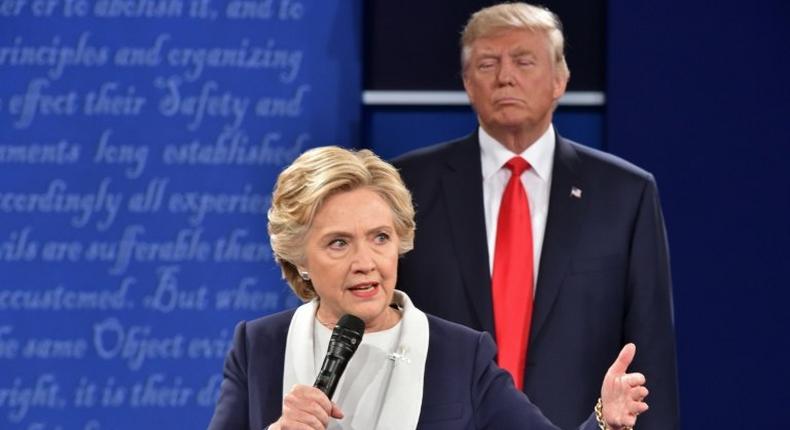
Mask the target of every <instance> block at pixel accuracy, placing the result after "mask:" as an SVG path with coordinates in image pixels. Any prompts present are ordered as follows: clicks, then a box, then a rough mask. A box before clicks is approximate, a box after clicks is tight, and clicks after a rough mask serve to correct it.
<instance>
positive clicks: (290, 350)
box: [283, 300, 318, 397]
mask: <svg viewBox="0 0 790 430" xmlns="http://www.w3.org/2000/svg"><path fill="white" fill-rule="evenodd" d="M317 306H318V301H316V300H312V301H309V302H307V303H305V304H303V305H301V306H299V307H298V308H297V309H296V312H294V316H293V318H291V325H290V326H289V327H288V337H287V339H286V341H285V361H284V365H283V397H285V395H286V394H288V392H289V391H291V388H292V387H293V386H294V385H296V384H302V385H313V383H314V382H315V376H316V375H317V374H318V370H317V365H316V363H315V358H314V355H313V321H314V318H315V311H316V307H317Z"/></svg>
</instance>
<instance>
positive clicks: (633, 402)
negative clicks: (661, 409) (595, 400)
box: [601, 343, 648, 430]
mask: <svg viewBox="0 0 790 430" xmlns="http://www.w3.org/2000/svg"><path fill="white" fill-rule="evenodd" d="M634 355H636V345H634V344H633V343H629V344H627V345H626V346H624V347H623V349H622V350H621V351H620V355H618V356H617V359H616V360H615V361H614V363H612V365H611V366H610V367H609V370H608V371H607V372H606V376H604V378H603V386H601V403H602V411H601V412H602V415H603V420H604V422H606V424H607V425H608V426H609V427H610V428H611V429H612V430H621V429H623V428H627V427H633V426H634V425H635V424H636V417H637V415H639V414H641V413H642V412H644V411H646V410H647V403H645V402H644V399H645V397H646V396H647V393H648V391H647V388H645V375H643V374H641V373H626V371H627V370H628V366H629V365H630V364H631V362H632V361H633V360H634Z"/></svg>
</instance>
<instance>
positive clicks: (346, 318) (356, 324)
mask: <svg viewBox="0 0 790 430" xmlns="http://www.w3.org/2000/svg"><path fill="white" fill-rule="evenodd" d="M337 327H345V328H346V329H348V330H351V331H354V332H357V333H360V335H359V337H360V338H362V333H364V332H365V321H362V320H361V319H360V318H358V317H356V316H354V315H351V314H345V315H343V316H342V317H340V320H338V321H337Z"/></svg>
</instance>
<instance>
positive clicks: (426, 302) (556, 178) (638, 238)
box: [394, 3, 679, 430]
mask: <svg viewBox="0 0 790 430" xmlns="http://www.w3.org/2000/svg"><path fill="white" fill-rule="evenodd" d="M462 46H463V50H462V66H463V80H464V88H465V89H466V92H467V94H468V96H469V99H470V101H471V103H472V105H473V107H474V109H475V111H476V112H477V115H478V120H479V123H480V127H479V129H478V130H477V131H475V132H474V133H472V134H471V135H469V136H467V137H464V138H462V139H459V140H456V141H452V142H448V143H444V144H440V145H437V146H433V147H429V148H425V149H422V150H418V151H416V152H413V153H410V154H407V155H405V156H403V157H400V158H399V159H397V160H395V163H394V164H395V165H396V167H398V168H399V170H400V173H401V175H402V177H403V179H404V181H405V182H406V184H407V186H408V188H409V189H410V190H411V192H412V194H413V199H414V202H415V204H416V210H417V216H416V222H417V235H416V239H415V248H414V250H413V251H412V252H411V253H410V254H408V255H407V256H405V257H404V259H403V261H402V262H401V264H400V265H399V274H398V276H399V278H398V288H399V289H401V290H403V291H406V292H407V293H408V294H409V296H410V297H412V299H413V300H414V303H415V304H416V305H417V306H418V307H420V308H421V309H423V310H425V311H426V312H428V313H432V314H435V315H438V316H440V317H443V318H446V319H449V320H452V321H455V322H459V323H462V324H465V325H467V326H470V327H472V328H475V329H479V330H486V331H488V332H490V333H492V334H495V338H497V341H498V343H499V348H500V356H502V355H503V352H502V350H503V349H506V348H507V347H508V346H509V345H510V344H513V342H511V341H503V340H502V339H508V337H501V336H502V333H504V332H505V331H507V330H511V331H512V328H513V326H514V325H515V326H517V327H519V328H520V327H521V322H520V321H521V320H517V321H519V322H517V323H506V322H504V321H512V320H510V319H508V318H510V316H508V317H507V318H505V317H502V315H505V311H500V310H498V309H506V308H507V306H506V305H503V304H502V303H501V302H502V300H499V299H497V298H496V297H497V294H499V297H510V296H509V294H511V292H512V291H518V292H519V293H524V294H526V297H525V300H526V301H525V303H528V305H525V306H523V307H524V312H523V314H525V315H526V317H523V316H522V317H523V318H526V320H527V323H526V326H525V327H526V329H525V330H524V331H523V333H524V338H525V339H523V340H522V342H523V343H522V344H518V348H521V349H522V350H523V351H525V352H523V351H522V352H523V353H522V354H521V355H520V357H516V359H515V361H514V362H515V363H518V364H517V365H515V366H509V365H507V363H505V364H503V367H506V368H508V370H510V371H511V373H512V374H513V375H514V378H515V379H516V381H517V384H518V382H519V381H520V379H519V378H521V380H522V381H523V390H524V392H526V393H527V395H528V396H529V398H530V399H531V400H532V401H533V402H535V403H536V404H537V405H538V406H539V407H540V408H541V410H543V412H544V413H545V414H546V416H547V417H548V418H549V419H551V420H552V421H553V422H554V423H556V424H557V425H559V426H560V427H562V428H566V429H567V428H574V427H575V426H577V425H578V424H579V423H580V422H581V421H583V420H584V419H585V418H586V417H587V416H588V415H589V406H588V405H589V404H590V403H591V402H592V401H594V400H595V398H596V397H597V391H598V389H599V384H598V381H599V380H600V377H601V375H603V374H604V373H605V371H606V368H607V366H608V363H609V362H611V361H612V359H613V358H614V357H615V356H616V355H617V352H618V351H619V349H620V347H621V346H622V345H623V344H625V343H626V342H634V343H636V345H637V347H638V348H639V351H640V354H639V355H638V357H637V358H636V359H635V361H634V363H633V369H634V370H635V371H639V372H642V373H644V374H645V375H646V376H647V379H648V387H649V388H650V398H649V401H650V410H649V411H648V412H647V413H646V414H645V415H644V416H640V418H639V429H640V430H652V429H656V430H659V429H660V430H667V429H675V428H678V426H679V417H678V400H677V370H676V361H675V338H674V328H673V317H672V295H671V276H670V271H669V256H668V250H667V242H666V233H665V228H664V221H663V216H662V214H661V208H660V203H659V200H658V192H657V188H656V184H655V181H654V179H653V177H652V175H650V174H649V173H647V172H645V171H644V170H642V169H639V168H638V167H636V166H633V165H631V164H629V163H628V162H626V161H623V160H621V159H619V158H617V157H614V156H612V155H608V154H605V153H602V152H600V151H596V150H593V149H590V148H587V147H584V146H581V145H579V144H577V143H574V142H571V141H569V140H567V139H564V138H562V137H561V136H560V135H558V134H557V133H556V132H555V131H554V128H553V126H552V124H551V120H552V114H553V111H554V108H555V107H556V104H557V101H558V99H559V98H560V97H561V96H562V95H563V94H564V92H565V88H566V84H567V81H568V78H569V71H568V68H567V65H566V63H565V58H564V41H563V36H562V32H561V30H560V25H559V21H558V20H557V18H556V16H555V15H554V14H553V13H551V12H549V11H548V10H545V9H542V8H538V7H534V6H531V5H527V4H523V3H518V4H507V5H504V4H503V5H498V6H493V7H490V8H486V9H483V10H481V11H479V12H477V13H476V14H474V15H473V16H472V18H471V19H470V21H469V23H468V24H467V26H466V28H465V29H464V33H463V36H462ZM513 157H518V158H521V159H523V160H525V161H526V163H525V164H526V165H527V169H526V171H524V172H523V173H520V172H519V173H520V176H517V177H516V178H513V180H511V176H515V175H513V174H512V173H511V170H509V169H508V168H507V167H505V166H506V165H509V163H510V162H509V160H511V159H512V158H513ZM519 183H520V184H519ZM511 187H513V189H523V191H517V192H516V194H519V193H520V194H519V195H522V196H523V195H526V196H527V200H528V203H524V205H528V210H527V209H525V210H527V212H526V213H527V219H528V221H527V223H528V225H527V227H526V229H525V231H527V234H526V236H524V237H521V236H519V237H513V236H514V235H513V234H512V233H510V232H512V231H524V230H518V229H516V230H513V229H512V228H511V227H510V224H509V223H510V222H511V221H508V220H507V219H505V221H503V218H502V216H503V215H505V212H504V211H502V210H500V206H501V207H502V208H505V207H508V209H507V210H508V211H509V210H510V207H511V206H507V205H510V203H507V204H506V203H505V201H509V199H510V197H508V196H509V195H510V194H509V193H510V191H509V190H511ZM502 225H507V230H506V231H507V232H509V233H507V234H505V233H502V231H505V230H504V228H503V227H502ZM498 229H499V230H500V231H499V233H500V235H497V233H498ZM504 242H509V243H507V244H503V243H504ZM514 244H515V245H514ZM519 244H520V245H522V248H526V249H522V250H520V251H518V252H520V254H518V255H523V256H526V257H523V258H522V257H519V258H522V260H523V262H522V264H520V265H519V264H514V260H512V259H511V260H509V261H507V259H506V258H503V257H500V255H504V256H507V255H513V251H512V249H513V248H512V247H513V246H516V247H517V246H518V245H519ZM509 247H510V248H509ZM495 256H496V258H495ZM511 258H512V257H511ZM498 259H501V261H499V262H498V261H497V260H498ZM522 260H515V261H522ZM519 266H523V267H519ZM525 270H526V271H525ZM503 271H504V272H505V273H506V274H505V275H504V276H503V275H502V274H501V273H502V272H503ZM508 271H509V272H510V273H511V275H507V272H508ZM512 273H518V274H520V275H518V278H520V279H521V281H520V284H516V285H512V284H511V285H507V286H504V287H503V286H502V285H504V284H502V283H501V282H500V281H497V279H500V278H507V277H508V276H510V277H511V278H512V277H513V275H512ZM521 274H525V275H521ZM492 277H493V279H494V280H495V282H493V284H494V285H492ZM501 291H505V293H502V292H501ZM503 294H504V296H503ZM507 300H509V299H506V300H505V301H507ZM510 304H511V305H512V300H511V301H510ZM503 306H504V308H503ZM496 321H500V322H499V324H497V323H496ZM497 326H498V327H497ZM503 342H504V343H507V344H508V345H504V344H503ZM519 359H520V360H521V361H518V360H519ZM500 362H501V361H500ZM559 380H568V381H573V383H572V384H566V385H564V384H556V381H559Z"/></svg>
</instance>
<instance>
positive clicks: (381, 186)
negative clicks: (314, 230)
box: [268, 146, 415, 300]
mask: <svg viewBox="0 0 790 430" xmlns="http://www.w3.org/2000/svg"><path fill="white" fill-rule="evenodd" d="M358 188H367V189H370V190H372V191H373V192H375V193H377V194H378V195H379V196H381V198H382V199H384V201H385V202H387V204H388V205H389V207H390V209H392V215H393V216H392V217H393V220H394V224H395V232H396V233H397V234H398V237H399V240H400V242H399V244H398V252H399V254H401V255H402V254H405V253H406V252H408V251H410V250H411V249H412V248H413V247H414V227H415V226H414V206H412V202H411V194H410V193H409V190H407V189H406V186H405V185H404V184H403V181H402V180H401V178H400V175H399V174H398V171H397V170H396V169H395V168H394V167H392V165H390V164H389V163H387V162H385V161H383V160H382V159H381V158H379V157H378V156H376V154H374V153H373V152H371V151H369V150H366V149H363V150H361V151H353V150H348V149H343V148H339V147H337V146H325V147H319V148H314V149H311V150H308V151H306V152H304V153H303V154H302V155H300V156H299V157H298V158H297V159H296V160H294V162H293V163H291V165H290V166H288V167H287V168H286V169H285V170H283V171H282V173H280V176H279V177H278V178H277V183H276V184H275V186H274V191H273V193H272V206H271V208H270V209H269V213H268V218H269V226H268V230H269V242H270V244H271V247H272V251H273V252H274V258H275V260H276V261H277V264H278V265H279V266H280V269H281V270H282V274H283V278H284V279H285V280H286V281H287V282H288V284H289V285H290V287H291V289H292V290H293V291H294V292H295V293H296V295H297V296H299V297H300V298H301V299H303V300H310V299H312V298H313V297H315V296H316V295H315V290H314V289H313V286H312V284H311V283H310V281H309V280H304V279H302V277H301V276H300V275H299V271H298V269H297V266H298V265H300V264H301V262H302V261H303V260H304V245H305V238H306V236H307V233H308V230H309V229H310V226H311V225H312V223H313V218H314V217H315V214H316V212H318V209H319V208H320V207H321V205H322V204H323V202H324V201H326V199H327V198H328V197H330V196H332V195H334V194H337V193H341V192H348V191H353V190H355V189H358Z"/></svg>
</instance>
